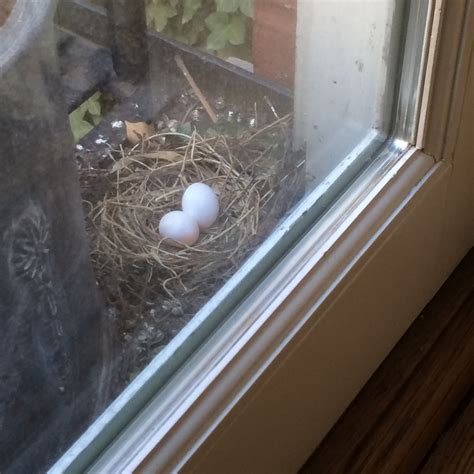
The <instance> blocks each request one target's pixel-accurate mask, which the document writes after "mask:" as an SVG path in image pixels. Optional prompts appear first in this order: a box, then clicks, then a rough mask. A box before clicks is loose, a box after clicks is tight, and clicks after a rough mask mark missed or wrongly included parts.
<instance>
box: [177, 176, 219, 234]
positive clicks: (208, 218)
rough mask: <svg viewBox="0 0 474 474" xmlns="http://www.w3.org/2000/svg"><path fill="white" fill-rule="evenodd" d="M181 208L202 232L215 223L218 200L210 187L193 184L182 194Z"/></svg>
mask: <svg viewBox="0 0 474 474" xmlns="http://www.w3.org/2000/svg"><path fill="white" fill-rule="evenodd" d="M182 208H183V211H184V212H185V213H186V214H187V215H188V216H191V217H192V218H193V219H194V220H195V221H196V222H197V223H198V225H199V228H200V229H201V230H204V229H208V228H209V227H211V226H212V224H214V222H216V220H217V217H218V215H219V200H218V199H217V196H216V194H215V192H214V191H213V190H212V188H211V187H210V186H208V185H207V184H204V183H194V184H191V186H189V188H187V189H186V191H185V192H184V194H183V200H182Z"/></svg>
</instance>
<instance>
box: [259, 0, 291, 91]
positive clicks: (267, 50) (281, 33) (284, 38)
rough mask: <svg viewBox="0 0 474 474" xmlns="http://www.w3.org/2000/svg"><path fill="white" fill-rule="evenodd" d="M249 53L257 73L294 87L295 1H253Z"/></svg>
mask: <svg viewBox="0 0 474 474" xmlns="http://www.w3.org/2000/svg"><path fill="white" fill-rule="evenodd" d="M254 5H255V7H254V8H255V12H254V22H253V39H252V55H253V63H254V70H255V72H256V73H257V74H260V75H261V76H263V77H265V78H267V79H270V80H272V81H275V82H278V83H279V84H282V85H285V86H287V87H293V84H294V79H295V57H296V0H255V3H254Z"/></svg>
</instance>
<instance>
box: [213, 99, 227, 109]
mask: <svg viewBox="0 0 474 474" xmlns="http://www.w3.org/2000/svg"><path fill="white" fill-rule="evenodd" d="M214 107H215V109H216V110H222V109H224V107H225V99H224V97H218V98H217V99H216V100H215V102H214Z"/></svg>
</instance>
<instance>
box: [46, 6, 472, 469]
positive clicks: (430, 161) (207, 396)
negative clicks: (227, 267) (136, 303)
mask: <svg viewBox="0 0 474 474" xmlns="http://www.w3.org/2000/svg"><path fill="white" fill-rule="evenodd" d="M473 16H474V6H473V5H472V2H467V1H466V0H459V1H456V2H446V1H441V0H437V1H435V2H433V8H432V23H431V24H432V31H431V38H432V41H431V42H430V45H429V49H428V50H427V53H428V54H427V65H426V77H425V81H424V84H425V86H424V91H423V96H422V104H421V111H420V117H419V128H418V133H417V140H416V146H414V147H412V148H411V149H410V150H409V151H407V152H406V153H404V154H403V156H401V157H398V158H397V159H396V160H393V159H392V158H391V157H387V160H386V162H385V163H382V165H381V164H380V163H379V164H378V165H377V166H374V167H372V168H371V169H369V170H367V172H365V173H364V174H363V175H362V176H361V177H360V178H359V179H358V180H357V181H356V182H355V183H354V184H353V186H352V187H351V189H349V190H348V191H347V192H346V193H345V194H344V195H343V196H342V197H341V198H340V199H339V201H338V203H337V205H335V206H334V207H333V208H332V209H331V211H330V212H329V213H328V215H326V216H325V218H324V219H323V220H322V221H321V222H319V223H318V225H316V226H315V227H314V228H313V229H311V230H310V231H309V232H308V233H307V235H306V236H305V237H304V238H303V239H302V240H301V241H300V242H299V243H298V244H297V245H296V247H295V248H293V249H292V250H291V252H289V253H288V255H287V256H286V257H285V258H284V259H283V260H282V261H281V262H280V263H279V264H278V267H277V268H276V269H275V270H274V271H272V273H271V274H270V275H269V276H268V277H267V278H266V279H265V280H264V281H263V283H262V284H261V285H260V286H259V287H258V289H257V290H256V291H254V292H253V293H252V294H250V295H249V297H248V298H247V299H246V300H245V301H244V302H243V303H242V304H241V305H240V306H239V307H238V308H237V309H236V310H235V311H234V312H233V314H232V315H231V317H230V318H229V319H228V320H227V321H226V322H225V323H224V324H223V326H221V327H220V328H219V329H218V330H217V331H216V333H215V334H214V335H213V336H212V337H211V338H210V339H209V340H208V341H207V342H206V343H205V344H204V345H203V346H202V347H201V348H200V349H199V350H198V351H197V352H196V353H195V354H194V355H193V357H192V358H191V360H190V361H189V363H188V364H186V365H185V366H184V367H183V368H182V369H180V370H179V371H178V373H177V374H176V377H175V378H174V379H173V381H172V383H169V384H168V385H167V386H165V388H164V389H163V390H162V391H161V392H160V393H158V394H157V395H156V396H155V397H154V398H153V399H152V401H151V402H150V403H149V404H148V405H147V406H146V407H145V408H144V409H143V410H142V412H141V413H140V414H139V415H138V416H137V417H136V418H135V419H134V421H133V422H132V423H131V424H130V425H129V426H128V427H127V429H126V430H124V431H123V433H121V435H120V436H118V437H117V438H116V440H115V441H114V442H113V443H112V444H111V445H110V446H109V447H108V449H107V450H106V451H105V452H104V453H103V455H102V456H101V457H100V459H99V460H98V461H97V462H96V463H95V464H94V465H93V466H92V467H91V468H90V469H89V472H97V473H104V472H160V473H161V472H163V473H167V472H178V471H180V472H199V473H208V472H209V473H216V472H225V473H226V474H227V473H233V472H235V473H242V472H249V473H250V472H255V473H260V472H262V473H263V472H272V473H280V472H282V473H283V472H295V471H296V470H297V469H298V468H299V467H300V466H301V465H302V464H303V463H304V461H305V460H306V459H307V458H308V456H309V455H310V454H311V452H312V450H313V449H314V448H315V447H316V446H317V444H318V443H319V442H320V441H321V440H322V438H323V437H324V436H325V434H326V433H327V432H328V431H329V429H330V428H331V427H332V426H333V424H334V423H335V422H336V420H337V419H338V417H339V416H340V415H341V414H342V412H343V411H344V409H345V408H346V407H347V406H348V405H349V403H350V402H351V401H352V399H353V398H354V397H355V395H356V394H357V393H358V391H359V390H360V389H361V388H362V386H363V385H364V383H365V382H366V381H367V380H368V378H369V377H370V376H371V374H372V373H373V372H374V370H375V369H376V368H377V366H378V365H379V364H380V363H381V361H382V360H383V359H384V357H385V356H386V355H387V354H388V352H389V351H390V350H391V348H392V347H393V346H394V344H395V343H396V342H397V341H398V340H399V339H400V337H401V336H402V335H403V333H404V332H405V330H406V329H407V328H408V327H409V325H410V324H411V323H412V321H413V320H414V318H415V317H416V316H417V315H418V314H419V312H420V311H421V309H422V308H423V306H424V305H425V304H426V303H427V302H428V301H429V299H430V298H431V297H432V296H433V295H434V293H435V292H436V290H437V289H438V288H439V286H440V285H441V284H442V282H443V281H444V279H445V278H446V277H447V275H448V274H449V273H450V271H452V269H453V268H454V267H455V266H456V264H457V263H458V262H459V260H460V259H461V258H462V256H463V255H464V254H465V253H466V251H467V250H468V249H469V248H470V246H472V244H473V237H474V226H473V224H472V212H473V210H474V209H473V207H472V204H471V203H470V202H469V201H468V202H467V203H466V202H465V198H466V196H471V197H472V191H471V189H470V187H472V186H469V183H470V180H472V181H474V175H473V174H472V173H473V168H474V166H473V165H472V154H470V153H469V152H468V151H466V150H467V148H468V146H469V143H467V145H466V143H464V142H463V143H461V145H460V144H459V140H458V138H459V136H458V133H457V130H458V125H459V124H461V126H462V124H463V123H462V122H461V117H462V114H463V113H464V114H469V111H468V112H466V106H465V105H464V98H465V93H466V90H467V80H468V72H469V65H470V61H469V59H470V58H471V55H472V41H473V29H474V28H473V24H472V23H473V20H472V18H473ZM454 53H457V54H454ZM471 67H472V66H471ZM471 81H472V77H471ZM447 91H448V93H447ZM471 117H472V113H471ZM470 144H471V147H472V140H471V141H470ZM472 181H471V182H472ZM470 193H471V194H470ZM73 454H74V453H72V454H71V455H73ZM51 472H60V471H58V470H54V468H53V470H52V471H51ZM71 472H72V471H71Z"/></svg>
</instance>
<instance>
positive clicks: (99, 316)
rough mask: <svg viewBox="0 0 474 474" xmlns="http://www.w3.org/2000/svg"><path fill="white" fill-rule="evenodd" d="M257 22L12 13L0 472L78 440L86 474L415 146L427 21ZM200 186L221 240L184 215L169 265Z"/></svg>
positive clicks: (403, 7)
mask: <svg viewBox="0 0 474 474" xmlns="http://www.w3.org/2000/svg"><path fill="white" fill-rule="evenodd" d="M255 2H256V3H255V9H254V11H253V14H252V10H251V8H250V3H251V2H247V1H239V2H234V1H229V2H225V1H222V2H219V1H214V0H212V1H208V2H174V1H172V0H169V1H168V0H167V1H165V0H163V1H157V2H155V1H153V2H145V3H144V4H142V3H141V2H127V1H113V2H112V1H111V2H106V4H105V5H102V6H100V5H99V6H97V5H92V4H91V3H89V2H84V1H72V0H61V1H60V2H59V6H58V10H57V11H55V10H54V5H53V3H52V2H42V3H41V5H40V4H39V3H31V2H27V1H26V0H17V1H16V2H15V4H14V5H13V9H12V10H11V13H10V12H9V16H8V18H7V19H6V22H5V23H4V25H3V26H2V27H1V29H0V44H2V49H3V51H2V52H1V53H0V54H1V55H0V58H1V60H2V63H1V64H2V66H0V71H1V74H2V77H1V82H0V97H1V102H2V113H1V116H0V133H2V137H3V138H2V143H3V145H2V148H1V157H2V160H3V161H4V162H5V168H6V170H7V173H5V174H4V179H2V178H0V179H2V187H1V189H2V190H4V191H3V192H5V197H6V199H5V202H4V204H3V208H2V213H0V215H3V216H4V219H5V229H6V230H5V232H4V244H3V249H4V250H3V256H2V258H3V263H2V265H4V269H5V271H3V275H5V276H4V277H3V278H5V285H4V290H3V293H2V300H1V301H0V303H1V305H2V311H3V313H4V314H5V315H6V316H5V320H6V322H7V324H6V325H5V328H6V329H5V331H6V333H5V337H6V338H8V339H9V340H11V341H13V344H12V345H11V346H9V347H6V348H4V351H5V352H4V356H3V357H2V360H3V361H6V362H5V366H4V368H3V373H2V377H3V380H4V381H5V385H4V387H5V388H4V389H2V391H3V394H2V399H3V401H4V402H3V403H4V409H3V410H2V411H3V413H4V420H3V428H4V429H3V433H4V435H3V436H5V440H4V443H2V444H3V445H4V446H6V449H5V453H7V452H10V455H9V456H5V457H4V461H3V462H4V463H5V465H4V466H2V467H4V469H7V468H12V469H13V468H23V469H32V468H33V466H37V463H38V462H39V461H38V459H39V457H41V458H42V461H41V463H42V464H41V466H42V467H45V466H50V465H51V463H53V462H54V461H56V460H58V458H59V457H60V456H61V455H63V454H64V453H65V452H66V451H67V450H68V449H69V448H70V446H71V445H72V444H73V442H74V441H75V440H76V438H78V437H79V436H80V435H81V434H82V433H83V432H84V431H85V430H86V429H87V428H88V429H87V431H85V433H84V434H83V436H81V438H80V439H79V441H77V442H76V443H75V444H74V445H73V446H72V448H71V449H70V450H69V451H68V452H66V454H65V455H64V456H63V457H62V458H61V459H60V460H59V461H58V463H57V464H56V466H55V467H54V468H53V471H54V469H56V471H57V472H62V471H64V470H67V469H69V470H70V472H73V471H74V469H76V470H77V469H84V468H85V467H86V466H88V465H89V464H90V463H91V462H92V461H93V460H94V458H95V457H96V456H97V454H98V453H99V452H100V451H101V450H102V449H103V448H105V447H106V445H108V444H109V443H110V441H111V440H112V439H113V438H115V436H116V435H117V433H118V431H119V430H121V429H122V428H123V427H124V426H126V425H127V424H128V423H129V422H130V420H132V419H133V417H134V416H135V415H136V414H137V413H138V412H139V411H140V410H141V409H142V408H143V406H144V405H145V404H146V403H147V402H149V401H150V399H151V397H152V396H153V395H154V394H155V393H157V392H158V391H159V390H160V389H161V388H163V387H164V386H165V384H166V383H167V382H169V381H170V380H171V379H172V377H173V375H174V374H175V373H176V371H177V370H178V369H181V368H182V367H184V366H183V364H185V362H186V361H187V360H188V359H189V358H190V356H191V355H192V354H194V353H195V351H196V350H197V349H198V348H199V347H200V345H201V344H202V343H203V342H204V341H205V340H207V339H208V337H209V336H210V335H211V334H213V332H214V331H216V330H217V328H219V327H222V325H223V324H224V325H225V324H226V318H227V316H228V315H229V314H230V313H231V312H232V310H233V309H235V308H236V307H237V306H238V305H239V304H240V303H241V301H242V299H243V298H244V297H245V296H246V295H247V294H248V293H249V292H250V291H251V290H252V289H253V288H254V287H256V286H257V285H258V284H259V282H260V281H261V280H262V278H263V276H265V275H266V274H267V273H268V272H270V271H271V270H272V268H274V267H275V265H276V264H277V263H278V262H279V260H280V259H281V258H283V256H284V255H285V254H287V252H288V251H289V249H291V248H293V247H294V245H295V243H296V242H298V241H299V240H300V239H301V237H302V236H303V235H304V234H305V232H306V231H307V230H308V228H309V227H310V226H312V225H313V224H314V223H315V222H316V221H317V220H318V219H319V218H320V217H321V216H323V215H324V213H325V212H326V210H327V209H328V207H329V206H330V205H331V204H332V203H333V202H334V201H335V200H336V198H338V197H339V196H341V195H342V194H343V193H344V191H345V190H346V189H347V187H348V185H349V184H351V183H352V182H354V180H355V179H356V178H357V177H358V176H359V175H360V173H362V172H367V171H370V170H374V169H379V168H380V167H383V166H384V164H386V163H388V162H393V161H396V160H397V159H398V158H399V157H400V156H401V155H402V154H403V153H404V152H406V150H407V149H408V148H409V147H410V146H411V145H413V144H414V137H415V134H416V131H417V130H416V124H417V121H416V118H417V114H418V112H419V103H420V100H421V95H420V84H421V78H422V75H423V67H422V65H423V59H424V58H423V53H424V45H425V41H426V38H427V35H426V31H427V17H428V11H429V8H428V7H429V2H428V1H419V2H398V1H394V0H392V1H389V0H387V1H373V2H319V1H315V2H309V1H300V2H298V5H296V3H294V5H293V7H292V8H288V9H285V6H284V5H281V4H280V2H275V5H274V7H272V8H274V9H273V10H272V9H271V8H270V7H269V6H268V5H266V3H268V2H264V1H262V2H259V0H255ZM97 3H100V2H97ZM269 9H270V10H269ZM214 10H215V11H214ZM268 11H270V12H271V13H273V14H274V15H275V18H277V17H278V15H280V18H281V16H282V15H283V18H285V15H288V16H289V17H290V18H292V19H294V17H295V11H296V12H297V14H296V18H297V21H296V23H295V25H294V29H293V30H291V29H290V31H288V32H281V31H280V34H282V35H284V34H286V35H287V36H285V38H288V39H289V40H288V48H287V50H285V51H284V55H285V56H289V57H291V58H292V60H293V62H294V63H295V64H296V66H295V77H294V78H293V77H292V74H290V73H288V72H287V71H286V70H285V71H283V73H284V74H282V71H281V70H280V71H278V69H276V72H275V66H274V63H272V61H276V62H277V65H278V61H280V60H281V57H280V56H281V55H275V54H274V51H272V49H271V43H270V42H268V41H267V43H265V40H264V39H265V35H266V34H267V35H268V33H265V31H262V29H263V30H264V29H265V27H267V28H268V27H269V26H270V27H271V26H272V21H275V22H277V21H278V20H277V19H275V20H272V21H270V22H269V20H268V19H266V18H265V14H266V13H268ZM55 13H56V17H55V18H56V19H55V23H53V15H54V14H55ZM252 15H253V19H251V18H252ZM258 15H260V16H258ZM195 18H196V20H194V19H195ZM198 18H200V19H201V20H198ZM147 20H148V26H149V27H150V30H149V31H148V32H147V31H146V22H147ZM194 21H196V24H198V23H199V24H200V26H199V27H198V26H196V27H195V26H194ZM292 21H293V20H292ZM292 21H290V22H289V23H290V24H293V23H292ZM180 22H181V23H180ZM203 22H204V23H203ZM283 23H284V21H283ZM180 24H181V27H182V29H183V30H186V34H189V35H191V36H192V35H195V36H196V39H195V41H191V40H192V39H193V38H191V39H189V37H187V39H186V38H184V37H182V36H180V34H178V33H179V32H176V29H177V28H178V27H179V25H180ZM153 26H154V28H153ZM252 26H253V28H254V31H253V32H252V36H250V31H251V27H252ZM193 28H196V29H199V32H196V31H194V30H193ZM154 30H159V31H154ZM53 33H54V35H53ZM181 33H182V32H181ZM198 33H199V34H198ZM170 35H172V37H171V36H170ZM198 36H199V38H198ZM13 37H15V38H16V37H18V38H21V41H18V42H14V41H13V40H12V38H13ZM250 38H252V39H253V40H252V41H251V39H250ZM259 38H260V39H259ZM183 41H185V42H187V43H190V46H189V45H186V44H184V43H183ZM234 43H240V44H234ZM265 44H266V49H263V50H262V49H261V48H262V47H263V46H265ZM280 44H285V42H284V41H283V42H282V43H280ZM294 44H296V54H295V52H294V50H293V49H292V48H293V45H294ZM229 45H231V46H235V47H236V48H230V49H232V53H230V52H229V51H227V52H224V50H225V49H226V48H228V47H229ZM242 45H243V46H244V47H245V49H246V52H245V53H242V48H239V47H240V46H242ZM218 46H219V47H218ZM221 46H222V47H221ZM202 47H206V48H207V49H210V50H211V51H210V52H211V53H213V54H214V53H216V54H217V56H219V57H217V58H216V57H215V56H214V55H210V54H209V51H207V52H203V51H201V50H200V49H199V48H202ZM56 48H57V50H58V57H59V70H58V68H57V65H56V59H55V58H56V54H55V49H56ZM259 48H260V49H259ZM239 54H240V56H241V57H238V59H237V60H236V59H235V57H236V56H238V55H239ZM253 54H254V55H255V64H252V61H254V57H252V55H253ZM282 54H283V52H282ZM249 56H250V57H249ZM262 57H263V60H262ZM232 58H234V59H232ZM267 58H270V59H272V58H276V59H272V61H269V62H270V65H269V64H268V63H266V62H265V59H267ZM295 58H296V59H295ZM248 59H251V60H252V61H248ZM245 60H247V63H243V62H242V61H245ZM249 63H250V64H249ZM236 64H238V66H236ZM272 64H273V66H272ZM290 64H291V61H290ZM250 66H252V67H254V68H255V71H256V74H254V73H252V72H249V71H248V70H245V68H247V69H249V68H250ZM259 74H265V75H266V76H267V77H270V79H272V80H273V81H278V83H276V82H273V81H272V80H268V79H264V78H262V77H260V75H259ZM293 79H294V80H293ZM293 83H294V88H293ZM61 87H62V88H63V89H64V97H63V96H62V94H61V93H58V90H60V88H61ZM64 101H65V102H66V104H67V105H68V107H69V112H70V115H69V117H70V124H71V126H72V131H73V134H74V136H75V139H76V142H77V143H76V146H75V154H76V161H77V167H78V169H79V177H80V185H81V192H82V202H83V204H84V210H85V214H86V216H87V219H86V223H87V226H86V229H84V226H83V224H82V215H81V211H80V205H79V187H78V185H77V178H76V174H75V170H74V168H75V163H74V162H73V159H72V157H71V156H72V155H71V153H70V144H71V140H70V136H69V132H68V130H67V128H68V123H67V121H66V120H65V119H64V117H65V112H64V110H63V109H64ZM293 101H294V107H293ZM293 109H294V110H293ZM32 150H33V151H34V152H32ZM7 157H12V159H11V161H10V160H8V159H7ZM194 183H205V184H208V185H210V186H211V188H212V189H213V190H214V192H215V193H216V195H217V198H218V201H219V207H220V211H219V214H218V218H217V221H216V223H211V227H209V229H207V228H206V225H205V224H201V228H199V226H198V225H197V224H196V223H195V222H194V221H193V220H192V219H191V223H190V219H188V217H189V212H188V213H186V212H184V214H183V213H179V214H178V217H176V216H177V214H174V216H175V218H177V219H178V218H179V219H183V218H184V219H187V223H185V224H186V225H187V226H188V227H192V229H191V234H192V235H191V237H190V238H191V240H189V241H188V244H190V245H187V246H184V247H183V246H182V245H181V246H176V244H174V243H172V242H170V239H169V238H168V239H166V238H165V239H163V238H162V237H166V235H165V234H167V232H166V230H165V229H163V228H161V233H160V231H159V229H160V219H161V218H162V217H163V215H164V214H166V213H168V212H176V211H180V209H181V207H182V206H183V203H182V196H183V193H184V191H185V190H186V189H188V187H189V186H190V185H192V184H194ZM370 186H371V183H368V187H370ZM205 189H206V191H205V192H206V193H207V192H208V191H209V189H208V188H205ZM25 190H26V191H25ZM210 199H211V202H215V195H212V196H211V197H210ZM195 202H197V199H191V203H192V204H193V203H195ZM175 225H176V224H175ZM171 227H172V229H171V234H169V237H173V236H174V238H175V239H177V238H178V237H176V235H175V234H173V233H172V232H173V223H172V222H171ZM178 227H179V226H178ZM86 231H87V232H88V238H89V239H90V240H91V241H92V262H93V265H94V275H95V279H96V280H97V282H98V293H99V295H100V296H99V297H96V291H95V281H94V277H93V274H92V272H91V269H90V267H89V257H88V251H87V248H86V235H85V232H86ZM197 236H199V240H197V241H196V238H197ZM178 240H179V239H178ZM99 298H101V299H99ZM101 305H103V307H101ZM247 322H248V323H249V321H247ZM245 323H246V322H245V321H244V322H243V324H245ZM18 352H19V353H20V354H21V356H19V355H18ZM10 367H11V370H10V371H8V370H7V369H9V368H10ZM181 370H186V368H184V369H181ZM20 393H21V396H19V395H18V394H20ZM32 400H35V403H33V402H32ZM16 414H21V415H20V416H21V417H23V418H21V423H19V420H18V417H17V416H18V415H16ZM39 420H44V421H39ZM18 424H20V425H21V426H22V428H21V430H24V431H23V432H22V431H21V430H18V428H17V425H18ZM39 453H41V454H39Z"/></svg>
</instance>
